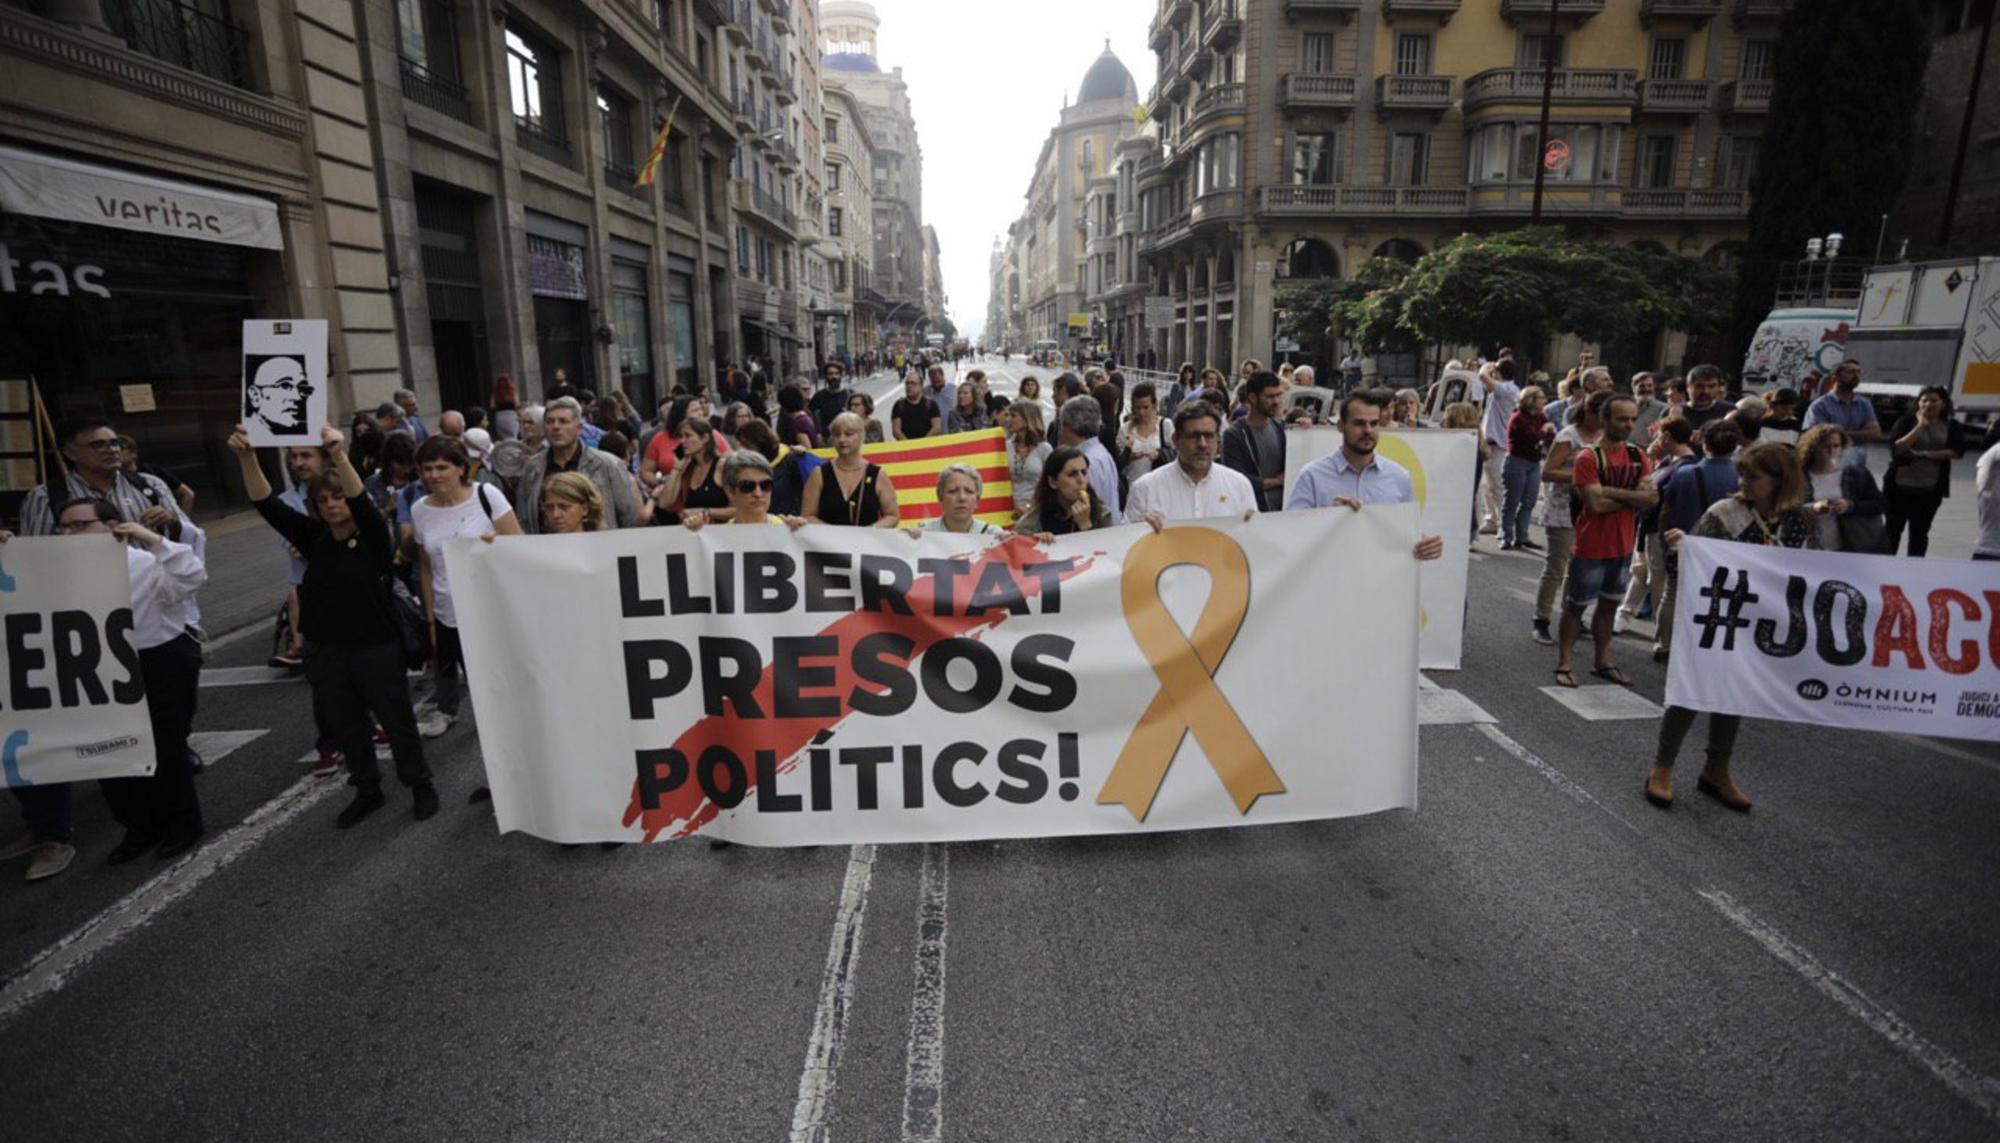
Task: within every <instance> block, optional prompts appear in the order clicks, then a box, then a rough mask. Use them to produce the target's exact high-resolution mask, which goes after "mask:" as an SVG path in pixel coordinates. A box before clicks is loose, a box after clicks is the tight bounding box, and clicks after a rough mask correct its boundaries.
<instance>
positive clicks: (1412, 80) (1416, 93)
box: [1375, 75, 1458, 111]
mask: <svg viewBox="0 0 2000 1143" xmlns="http://www.w3.org/2000/svg"><path fill="white" fill-rule="evenodd" d="M1456 82H1458V77H1457V76H1455V75H1378V76H1376V77H1375V106H1376V107H1377V108H1379V109H1382V110H1388V111H1405V110H1408V111H1447V110H1450V108H1451V87H1452V84H1454V83H1456Z"/></svg>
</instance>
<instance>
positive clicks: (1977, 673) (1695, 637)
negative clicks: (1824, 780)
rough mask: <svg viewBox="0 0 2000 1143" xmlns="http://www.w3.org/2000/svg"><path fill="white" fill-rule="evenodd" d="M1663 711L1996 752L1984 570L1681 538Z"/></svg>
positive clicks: (1998, 642)
mask: <svg viewBox="0 0 2000 1143" xmlns="http://www.w3.org/2000/svg"><path fill="white" fill-rule="evenodd" d="M1679 559H1680V569H1679V574H1680V602H1679V604H1678V609H1677V613H1676V615H1675V616H1674V643H1673V658H1672V662H1671V666H1670V667H1669V668H1668V671H1667V703H1668V704H1669V705H1671V706H1682V707H1688V708H1690V709H1693V710H1707V711H1717V712H1721V713H1724V714H1740V715H1749V716H1751V717H1755V718H1771V719H1779V720H1782V721H1786V722H1805V723H1814V724H1818V725H1823V726H1843V727H1850V728H1853V729H1857V730H1885V731H1895V732H1899V733H1906V734H1927V735H1936V736H1939V737H1946V738H1969V739H1978V740H1983V741H1988V742H1993V741H2000V576H1996V575H1995V574H1994V573H1993V571H1992V570H1991V568H1992V565H1991V564H1981V563H1975V562H1972V561H1969V560H1941V559H1940V560H1932V559H1910V558H1906V557H1897V556H1868V555H1856V554H1853V553H1849V552H1809V551H1798V550H1794V549H1790V548H1776V547H1762V546H1759V545H1755V544H1740V543H1732V542H1729V541H1726V540H1704V539H1695V538H1692V537H1690V538H1688V539H1686V540H1684V541H1682V543H1681V550H1680V556H1679Z"/></svg>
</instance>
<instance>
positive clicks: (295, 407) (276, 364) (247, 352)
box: [243, 318, 327, 448]
mask: <svg viewBox="0 0 2000 1143" xmlns="http://www.w3.org/2000/svg"><path fill="white" fill-rule="evenodd" d="M326 390H327V384H326V322H324V321H322V320H319V319H316V318H313V319H308V318H298V319H285V320H280V321H269V320H260V321H246V322H244V323H243V426H244V428H246V429H248V430H249V434H250V443H251V444H252V445H254V446H256V447H258V448H271V447H284V446H286V445H316V444H318V443H319V430H320V426H321V425H324V424H326V396H327V393H326Z"/></svg>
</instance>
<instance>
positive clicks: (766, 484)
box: [736, 480, 772, 496]
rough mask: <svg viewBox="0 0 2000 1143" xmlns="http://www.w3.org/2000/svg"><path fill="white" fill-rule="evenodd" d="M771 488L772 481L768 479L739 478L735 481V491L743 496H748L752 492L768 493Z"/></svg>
mask: <svg viewBox="0 0 2000 1143" xmlns="http://www.w3.org/2000/svg"><path fill="white" fill-rule="evenodd" d="M771 488H772V483H771V482H770V481H768V480H739V481H737V482H736V491H737V492H738V493H740V494H741V495H744V496H748V495H750V494H751V493H753V492H764V493H768V492H770V491H771Z"/></svg>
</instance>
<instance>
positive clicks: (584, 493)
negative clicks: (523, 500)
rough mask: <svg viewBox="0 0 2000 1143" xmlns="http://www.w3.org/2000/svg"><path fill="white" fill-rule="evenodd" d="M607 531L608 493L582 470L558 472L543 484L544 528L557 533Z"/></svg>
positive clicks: (544, 530) (546, 530)
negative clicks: (598, 487) (605, 503)
mask: <svg viewBox="0 0 2000 1143" xmlns="http://www.w3.org/2000/svg"><path fill="white" fill-rule="evenodd" d="M603 530H604V494H603V493H602V492H599V491H598V490H597V484H596V482H595V481H593V480H591V479H590V478H589V477H588V476H585V475H583V474H582V473H580V472H558V473H556V474H555V475H554V476H551V477H549V479H548V481H547V483H545V484H543V485H542V531H543V532H546V533H553V534H555V535H571V534H574V533H577V532H602V531H603Z"/></svg>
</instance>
